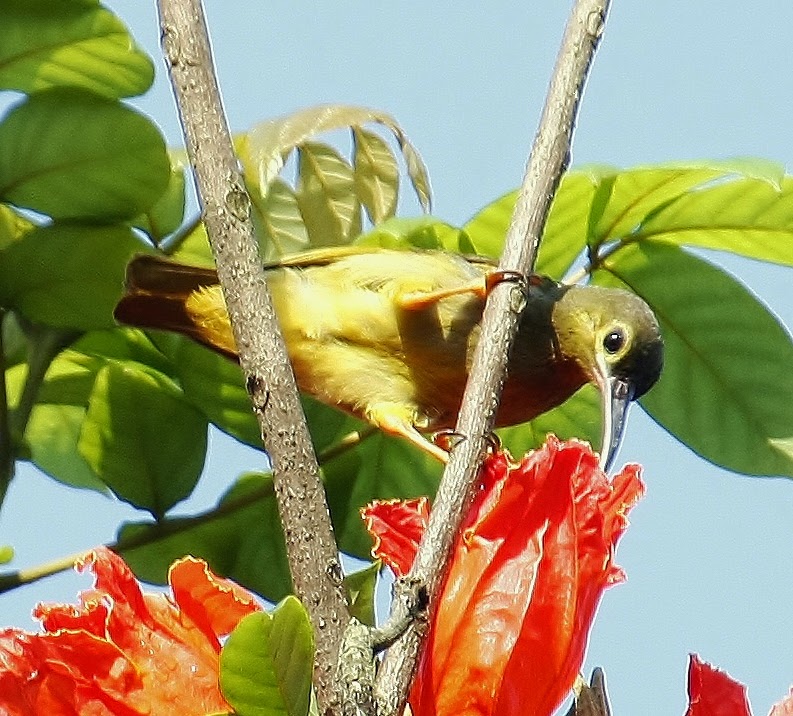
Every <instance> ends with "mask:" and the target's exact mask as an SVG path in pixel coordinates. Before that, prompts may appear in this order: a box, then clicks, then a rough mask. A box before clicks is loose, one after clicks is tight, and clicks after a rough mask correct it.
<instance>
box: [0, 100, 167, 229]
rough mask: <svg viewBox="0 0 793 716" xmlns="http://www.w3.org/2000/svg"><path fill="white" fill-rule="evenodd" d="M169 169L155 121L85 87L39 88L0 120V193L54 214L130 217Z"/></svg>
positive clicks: (152, 196) (157, 191)
mask: <svg viewBox="0 0 793 716" xmlns="http://www.w3.org/2000/svg"><path fill="white" fill-rule="evenodd" d="M169 175H170V162H169V161H168V155H167V153H166V150H165V143H164V141H163V139H162V136H161V135H160V132H159V130H158V129H157V127H155V126H154V124H152V122H151V121H150V120H148V119H147V118H146V117H144V116H143V115H141V114H138V113H137V112H135V111H134V110H132V109H129V108H128V107H124V106H123V105H121V104H119V103H118V102H116V101H113V100H109V99H106V98H103V97H100V96H98V95H95V94H92V93H90V92H86V91H84V90H77V89H72V88H56V89H51V90H46V91H44V92H38V93H36V94H34V95H32V96H30V97H28V98H27V99H25V100H24V101H22V102H20V103H19V104H17V105H16V106H15V107H13V108H12V109H11V110H10V111H9V112H8V114H7V115H6V117H5V119H4V120H3V121H2V122H1V123H0V198H2V200H3V201H7V202H10V203H13V204H17V205H18V206H21V207H24V208H27V209H33V210H34V211H38V212H39V213H42V214H49V215H50V216H52V217H53V218H56V219H90V220H92V221H102V222H110V221H116V220H123V219H132V218H133V217H135V216H137V215H138V214H141V213H143V212H145V211H146V210H147V209H148V208H149V207H150V206H151V205H152V204H154V202H155V201H157V199H158V198H159V197H160V196H161V195H162V193H163V192H164V191H165V188H166V187H167V185H168V178H169Z"/></svg>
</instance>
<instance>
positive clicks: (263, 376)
mask: <svg viewBox="0 0 793 716" xmlns="http://www.w3.org/2000/svg"><path fill="white" fill-rule="evenodd" d="M158 6H159V11H160V22H161V27H162V46H163V52H164V54H165V57H166V59H167V61H168V63H169V67H170V72H171V81H172V84H173V87H174V92H175V95H176V99H177V105H178V107H179V112H180V115H181V120H182V125H183V128H184V134H185V138H186V142H187V150H188V154H189V156H190V161H191V163H192V165H193V167H194V169H195V175H196V183H197V186H198V193H199V195H200V198H201V202H202V206H203V218H204V224H205V225H206V229H207V234H208V236H209V240H210V244H211V245H212V251H213V253H214V255H215V260H216V263H217V270H218V277H219V279H220V284H221V286H222V287H223V292H224V296H225V299H226V306H227V308H228V312H229V316H230V317H231V325H232V329H233V330H234V338H235V340H236V343H237V348H238V351H239V357H240V365H241V367H242V370H243V373H244V375H245V379H246V386H247V388H248V393H249V394H250V396H251V400H252V402H253V407H254V411H255V413H256V416H257V418H258V420H259V425H260V427H261V431H262V438H263V440H264V446H265V449H266V450H267V452H268V454H269V456H270V460H271V462H272V467H273V479H274V484H275V490H276V496H277V498H278V509H279V514H280V516H281V522H282V523H283V526H284V534H285V538H286V545H287V556H288V558H289V565H290V570H291V573H292V581H293V583H294V585H295V591H296V593H297V595H298V597H300V599H301V600H302V602H303V604H304V606H305V607H306V609H307V610H308V613H309V617H310V619H311V622H312V624H313V626H314V632H315V639H316V647H317V650H316V661H315V670H314V683H315V686H316V689H317V699H318V702H319V705H320V712H321V713H323V714H324V713H326V712H329V711H330V710H332V709H333V708H334V704H335V703H336V702H337V701H336V695H335V684H334V680H333V675H334V673H335V667H336V656H337V652H338V646H339V643H340V641H341V636H342V632H343V629H344V626H345V625H346V623H347V619H348V616H347V611H346V604H345V598H344V592H343V589H342V571H341V566H340V564H339V559H338V550H337V547H336V543H335V540H334V538H333V529H332V527H331V523H330V516H329V514H328V508H327V503H326V501H325V494H324V490H323V487H322V483H321V481H320V479H319V468H318V467H317V461H316V457H315V455H314V450H313V448H312V445H311V440H310V438H309V434H308V429H307V428H306V424H305V418H304V416H303V412H302V408H301V406H300V400H299V397H298V393H297V387H296V385H295V379H294V374H293V373H292V368H291V366H290V364H289V359H288V357H287V353H286V347H285V345H284V341H283V337H282V336H281V333H280V330H279V328H278V323H277V321H276V319H275V315H274V312H273V306H272V300H271V297H270V294H269V291H268V290H267V286H266V283H265V278H264V272H263V270H262V264H261V261H260V259H259V255H258V250H257V243H256V239H255V236H254V229H253V224H252V222H251V219H250V213H251V200H250V197H249V196H248V193H247V191H246V189H245V185H244V183H243V180H242V175H241V173H240V169H239V163H238V161H237V159H236V157H235V156H234V150H233V146H232V142H231V136H230V134H229V131H228V126H227V124H226V121H225V117H224V114H223V108H222V105H221V100H220V92H219V90H218V86H217V79H216V77H215V75H214V70H213V67H214V65H213V62H212V57H211V50H210V46H209V37H208V34H207V29H206V22H205V19H204V14H203V11H202V8H201V3H200V2H199V0H159V2H158Z"/></svg>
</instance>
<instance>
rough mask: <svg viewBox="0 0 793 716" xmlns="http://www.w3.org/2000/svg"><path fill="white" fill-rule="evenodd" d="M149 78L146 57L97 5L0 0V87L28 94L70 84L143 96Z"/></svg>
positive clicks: (150, 68)
mask: <svg viewBox="0 0 793 716" xmlns="http://www.w3.org/2000/svg"><path fill="white" fill-rule="evenodd" d="M153 79H154V66H153V64H152V61H151V59H150V58H149V56H148V55H146V54H145V53H144V52H142V51H141V50H140V49H139V48H138V47H137V46H136V45H135V43H134V41H133V39H132V37H131V36H130V34H129V32H128V31H127V29H126V27H124V24H123V23H122V22H121V21H120V20H119V19H118V18H117V17H116V16H115V15H114V14H113V13H112V12H110V11H109V10H108V9H107V8H104V7H102V6H100V5H99V4H98V3H84V2H56V3H53V2H49V0H5V2H4V3H3V22H2V23H0V88H3V89H15V90H19V91H21V92H28V93H32V92H38V91H40V90H45V89H49V88H50V87H57V86H72V87H82V88H83V89H86V90H90V91H91V92H96V93H97V94H102V95H106V96H108V97H112V98H118V97H130V96H132V95H138V94H142V93H143V92H145V91H146V90H147V89H148V88H149V87H150V86H151V83H152V81H153Z"/></svg>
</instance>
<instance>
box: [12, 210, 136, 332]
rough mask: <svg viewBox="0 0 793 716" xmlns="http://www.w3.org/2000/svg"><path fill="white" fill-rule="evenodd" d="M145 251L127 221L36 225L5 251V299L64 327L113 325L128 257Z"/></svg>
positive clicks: (37, 317) (30, 315)
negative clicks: (103, 224) (118, 223)
mask: <svg viewBox="0 0 793 716" xmlns="http://www.w3.org/2000/svg"><path fill="white" fill-rule="evenodd" d="M143 250H145V247H144V245H143V244H142V243H141V242H140V241H139V240H138V239H137V238H136V237H135V235H134V234H133V233H132V231H131V230H130V229H129V228H126V227H122V226H108V227H96V226H80V225H78V224H59V223H55V224H51V225H49V226H45V227H42V228H38V229H35V230H33V231H30V232H29V233H27V234H25V236H24V237H23V238H21V239H19V240H18V241H14V242H12V243H11V245H9V246H8V247H7V248H6V249H5V250H4V251H2V252H0V304H2V305H3V306H5V307H7V308H14V309H16V310H18V311H19V312H20V313H21V314H23V315H24V316H25V317H26V318H28V319H30V320H32V321H35V322H37V323H43V324H46V325H50V326H56V327H59V328H74V329H79V330H90V329H93V328H110V327H113V326H115V325H116V323H115V321H114V319H113V308H114V307H115V305H116V303H117V302H118V299H119V298H120V297H121V293H122V291H123V286H124V272H125V270H126V265H127V262H128V261H129V259H130V257H131V256H132V255H133V254H134V253H136V252H140V251H143Z"/></svg>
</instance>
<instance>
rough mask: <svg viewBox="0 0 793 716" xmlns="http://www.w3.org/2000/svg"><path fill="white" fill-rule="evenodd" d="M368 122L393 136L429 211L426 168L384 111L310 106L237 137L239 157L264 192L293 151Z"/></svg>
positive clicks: (255, 187) (250, 178)
mask: <svg viewBox="0 0 793 716" xmlns="http://www.w3.org/2000/svg"><path fill="white" fill-rule="evenodd" d="M367 123H377V124H381V125H383V126H384V127H386V128H387V129H388V130H389V131H390V132H391V133H392V134H393V135H394V137H395V138H396V140H397V143H398V144H399V148H400V149H401V150H402V157H403V159H404V160H405V165H406V167H407V172H408V177H409V178H410V181H411V183H412V184H413V188H414V190H415V192H416V195H417V196H418V199H419V202H420V204H421V206H422V207H423V208H424V209H425V210H427V211H428V210H429V206H430V182H429V176H428V174H427V168H426V167H425V166H424V162H423V161H422V160H421V157H420V156H419V153H418V152H417V151H416V149H415V147H413V145H412V144H411V143H410V140H409V139H408V138H407V135H406V134H405V133H404V131H403V130H402V128H401V127H400V126H399V124H397V122H396V121H395V120H394V118H393V117H391V115H389V114H386V113H385V112H379V111H377V110H373V109H368V108H366V107H352V106H347V105H321V106H317V107H308V108H306V109H303V110H300V111H299V112H295V113H293V114H290V115H287V116H285V117H278V118H276V119H271V120H268V121H266V122H262V123H261V124H258V125H256V126H255V127H254V128H253V129H251V130H250V131H249V132H248V133H247V134H246V135H243V136H241V137H238V138H237V142H236V144H237V154H238V156H239V158H240V161H241V162H242V165H243V167H244V170H245V177H246V179H247V181H248V183H249V185H250V186H251V188H252V189H253V191H254V192H262V193H264V192H265V191H266V188H267V186H269V184H270V182H271V181H272V180H273V179H274V178H275V177H276V176H277V175H278V173H279V172H280V171H281V169H282V167H283V166H284V161H285V159H286V157H287V155H288V154H289V153H290V152H291V151H292V150H293V149H294V148H296V147H299V146H301V145H302V144H303V143H304V142H306V141H307V140H308V139H310V138H312V137H315V136H316V135H318V134H321V133H323V132H330V131H333V130H336V129H345V128H347V127H359V126H361V125H363V124H367Z"/></svg>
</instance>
